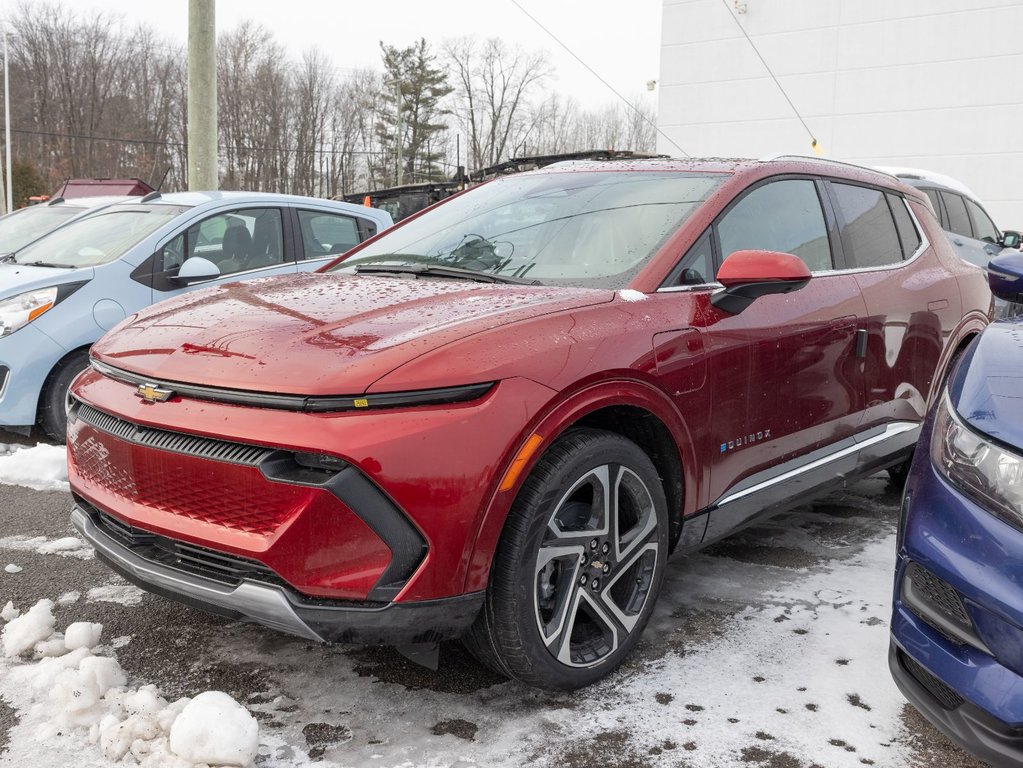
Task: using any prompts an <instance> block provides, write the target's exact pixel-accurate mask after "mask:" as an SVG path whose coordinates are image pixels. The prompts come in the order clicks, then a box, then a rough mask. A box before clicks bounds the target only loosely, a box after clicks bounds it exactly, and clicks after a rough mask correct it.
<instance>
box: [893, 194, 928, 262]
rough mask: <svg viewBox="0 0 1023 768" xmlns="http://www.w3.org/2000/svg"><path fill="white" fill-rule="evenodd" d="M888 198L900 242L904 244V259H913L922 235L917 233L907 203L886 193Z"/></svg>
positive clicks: (896, 196)
mask: <svg viewBox="0 0 1023 768" xmlns="http://www.w3.org/2000/svg"><path fill="white" fill-rule="evenodd" d="M885 195H886V196H887V198H888V205H889V206H890V207H891V209H892V216H894V217H895V228H896V229H897V230H898V231H899V241H900V242H901V243H902V258H904V259H909V258H912V256H913V254H914V253H916V250H917V248H919V247H920V243H921V242H923V241H922V240H921V239H920V233H919V232H918V231H917V228H916V224H914V223H913V217H912V216H910V215H909V209H908V208H906V201H905V200H903V199H902V198H901V197H899V196H898V195H893V194H891V193H885Z"/></svg>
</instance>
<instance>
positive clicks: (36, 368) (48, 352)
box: [0, 324, 67, 427]
mask: <svg viewBox="0 0 1023 768" xmlns="http://www.w3.org/2000/svg"><path fill="white" fill-rule="evenodd" d="M65 354H67V350H65V349H64V348H63V347H62V346H60V345H59V344H58V343H57V342H55V341H54V340H53V339H51V338H50V337H49V336H47V335H46V334H45V333H43V332H42V331H40V330H39V329H38V328H36V327H35V326H34V325H31V324H30V325H26V326H25V327H24V328H20V329H18V330H17V331H15V332H14V333H12V334H11V335H10V336H7V337H5V338H3V339H0V426H3V427H30V426H32V425H33V424H35V423H36V413H37V408H38V406H39V396H40V394H41V393H42V390H43V385H44V384H45V383H46V377H47V376H49V375H50V371H52V370H53V366H55V365H56V364H57V363H58V362H59V361H60V359H61V358H62V357H64V355H65ZM4 371H6V374H4Z"/></svg>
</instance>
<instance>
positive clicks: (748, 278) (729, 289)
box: [710, 251, 810, 315]
mask: <svg viewBox="0 0 1023 768" xmlns="http://www.w3.org/2000/svg"><path fill="white" fill-rule="evenodd" d="M717 281H718V282H719V283H721V285H723V286H725V289H724V290H723V291H718V292H717V293H715V294H714V295H713V296H711V297H710V303H711V304H713V305H714V306H715V307H717V308H718V309H720V310H723V311H725V312H729V313H731V314H733V315H737V314H739V313H740V312H742V311H743V310H744V309H746V308H747V307H748V306H749V305H750V304H752V303H753V301H754V300H755V299H758V298H759V297H761V296H766V295H768V294H771V293H789V292H790V291H798V290H799V289H800V288H802V287H803V286H804V285H806V284H807V283H808V282H810V270H809V269H808V268H807V266H806V264H805V263H804V262H803V260H802V259H800V258H797V257H796V256H793V255H792V254H790V253H778V252H776V251H736V252H735V253H733V254H732V255H731V256H729V257H728V258H727V259H725V260H724V263H722V265H721V269H719V270H718V276H717Z"/></svg>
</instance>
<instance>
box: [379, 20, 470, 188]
mask: <svg viewBox="0 0 1023 768" xmlns="http://www.w3.org/2000/svg"><path fill="white" fill-rule="evenodd" d="M380 49H381V51H382V53H383V59H384V72H385V74H384V84H383V88H382V90H381V96H380V110H379V114H378V119H377V124H376V134H377V140H378V142H379V145H380V148H381V157H382V160H381V161H380V163H379V164H378V167H377V169H376V177H377V179H378V181H379V182H381V183H384V184H387V185H390V184H397V183H398V179H399V175H400V177H401V183H402V184H413V183H417V182H424V181H438V180H441V179H443V178H445V173H444V170H443V168H442V167H441V165H440V161H441V160H442V159H443V158H444V151H443V150H444V146H443V144H444V142H443V139H444V132H445V131H447V125H446V124H445V123H444V122H442V120H441V118H443V116H444V115H446V114H447V113H448V110H446V109H445V108H444V107H443V105H442V102H443V100H444V98H445V97H446V96H447V95H448V94H449V93H451V90H452V89H451V86H449V85H448V80H447V72H446V71H445V70H444V69H443V68H442V67H440V66H438V65H437V57H436V56H434V54H433V53H432V52H431V51H430V47H429V45H428V44H427V42H426V40H425V39H422V38H421V39H420V40H419V42H417V43H414V44H413V45H410V46H408V47H407V48H395V47H393V46H390V45H384V44H383V43H380ZM399 109H400V120H399V111H398V110H399ZM399 128H400V135H398V134H399ZM399 142H400V147H401V153H400V154H401V166H402V173H401V174H399V173H398V155H399V152H398V148H399Z"/></svg>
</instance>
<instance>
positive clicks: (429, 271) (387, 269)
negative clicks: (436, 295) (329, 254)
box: [355, 264, 543, 285]
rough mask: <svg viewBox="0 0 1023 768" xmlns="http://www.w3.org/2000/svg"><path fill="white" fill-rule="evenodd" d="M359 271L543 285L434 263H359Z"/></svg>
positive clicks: (517, 278)
mask: <svg viewBox="0 0 1023 768" xmlns="http://www.w3.org/2000/svg"><path fill="white" fill-rule="evenodd" d="M355 271H356V272H359V273H366V274H373V273H374V272H376V273H392V274H399V275H426V276H427V277H452V278H456V279H460V280H474V281H476V282H478V283H514V284H515V285H543V283H541V282H540V281H539V280H530V279H528V278H523V277H511V276H510V275H492V274H489V273H487V272H476V271H475V270H472V269H460V268H458V267H442V266H438V265H435V264H359V265H357V266H356V267H355Z"/></svg>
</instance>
